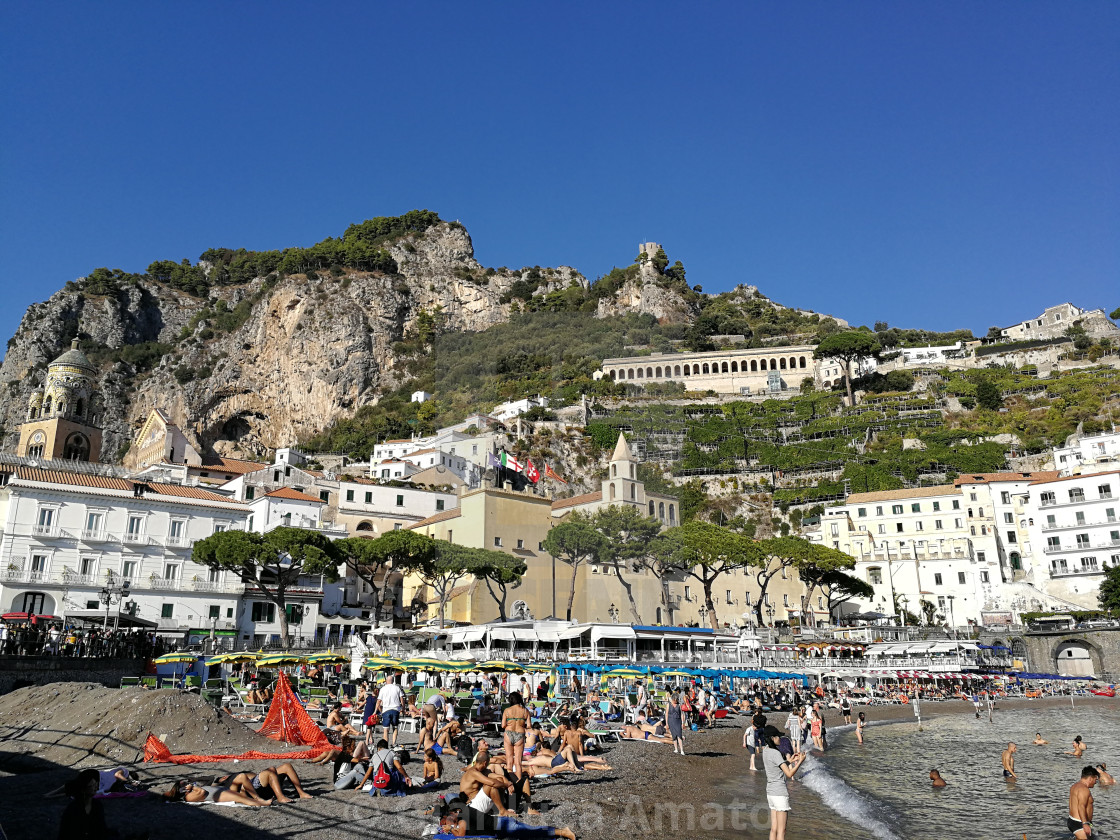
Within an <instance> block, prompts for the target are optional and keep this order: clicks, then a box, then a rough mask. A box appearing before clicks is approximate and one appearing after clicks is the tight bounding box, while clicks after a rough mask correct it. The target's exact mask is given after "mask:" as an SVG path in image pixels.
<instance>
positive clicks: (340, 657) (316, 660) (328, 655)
mask: <svg viewBox="0 0 1120 840" xmlns="http://www.w3.org/2000/svg"><path fill="white" fill-rule="evenodd" d="M349 661H350V657H349V656H348V655H347V654H345V653H335V652H334V651H331V650H328V651H326V652H324V653H313V654H311V655H310V656H308V657H307V664H308V665H345V664H346V663H347V662H349Z"/></svg>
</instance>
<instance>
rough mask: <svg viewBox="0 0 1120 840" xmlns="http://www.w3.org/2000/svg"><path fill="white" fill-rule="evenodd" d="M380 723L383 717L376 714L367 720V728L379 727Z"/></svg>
mask: <svg viewBox="0 0 1120 840" xmlns="http://www.w3.org/2000/svg"><path fill="white" fill-rule="evenodd" d="M380 723H381V715H379V714H378V713H377V712H374V713H373V714H371V715H370V716H369V717H368V718H366V726H377V725H378V724H380Z"/></svg>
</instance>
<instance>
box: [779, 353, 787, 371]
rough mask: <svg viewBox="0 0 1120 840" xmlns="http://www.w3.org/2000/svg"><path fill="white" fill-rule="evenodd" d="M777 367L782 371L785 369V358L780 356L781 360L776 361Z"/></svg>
mask: <svg viewBox="0 0 1120 840" xmlns="http://www.w3.org/2000/svg"><path fill="white" fill-rule="evenodd" d="M778 366H779V367H781V369H782V370H785V369H786V357H785V356H782V358H780V359H778Z"/></svg>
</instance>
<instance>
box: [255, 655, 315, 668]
mask: <svg viewBox="0 0 1120 840" xmlns="http://www.w3.org/2000/svg"><path fill="white" fill-rule="evenodd" d="M303 659H304V658H303V657H302V656H300V655H298V654H295V653H268V654H265V655H264V656H262V657H261V658H260V659H258V660H257V667H258V668H286V667H288V666H289V665H298V664H299V663H301V662H303Z"/></svg>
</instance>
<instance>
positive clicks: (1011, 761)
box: [1002, 741, 1019, 779]
mask: <svg viewBox="0 0 1120 840" xmlns="http://www.w3.org/2000/svg"><path fill="white" fill-rule="evenodd" d="M1018 749H1019V748H1018V747H1017V746H1015V742H1014V741H1008V742H1007V749H1005V750H1004V751H1003V756H1002V758H1003V777H1004V778H1005V779H1018V778H1019V777H1018V776H1016V775H1015V753H1016V751H1018Z"/></svg>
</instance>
